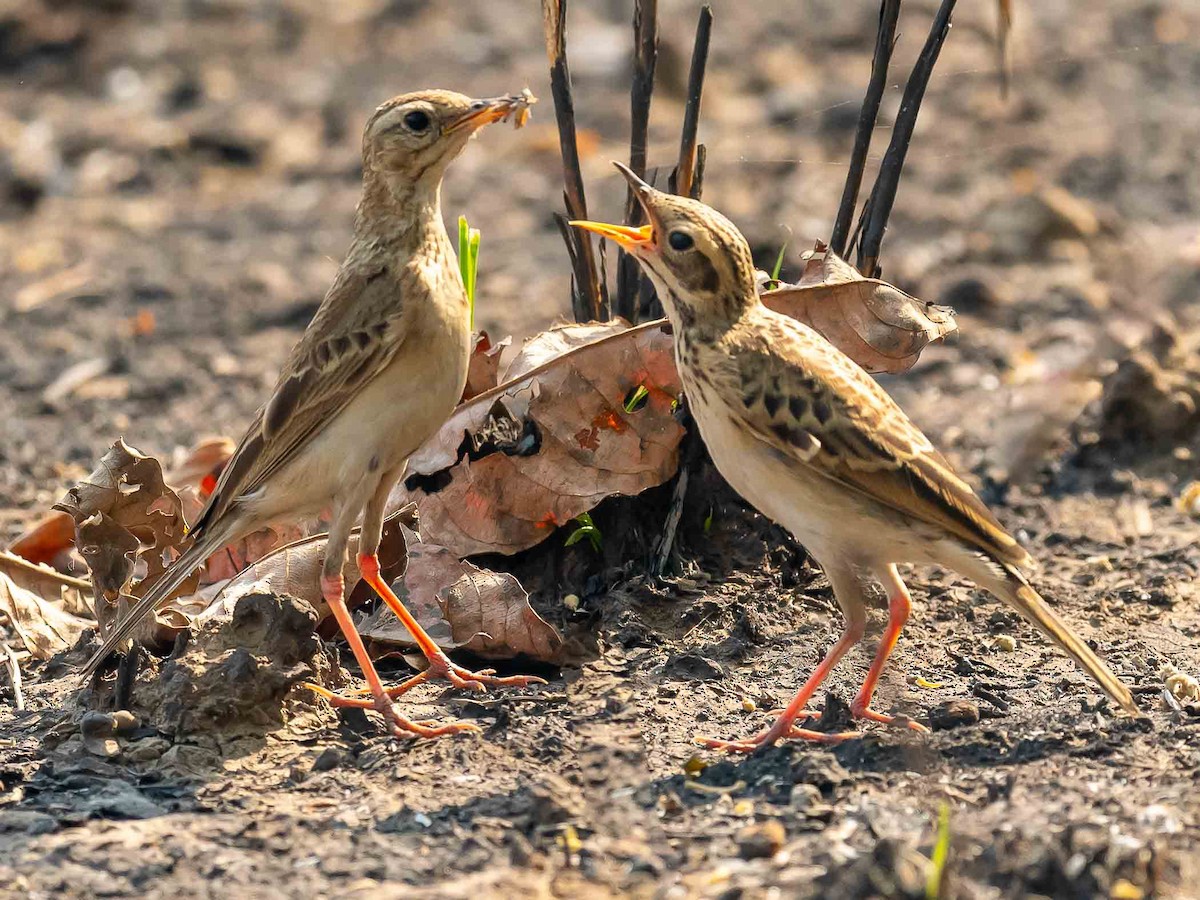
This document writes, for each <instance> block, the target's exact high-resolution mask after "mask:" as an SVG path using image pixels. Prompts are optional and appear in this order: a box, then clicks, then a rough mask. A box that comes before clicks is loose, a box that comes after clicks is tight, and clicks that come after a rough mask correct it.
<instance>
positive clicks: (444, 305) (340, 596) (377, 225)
mask: <svg viewBox="0 0 1200 900" xmlns="http://www.w3.org/2000/svg"><path fill="white" fill-rule="evenodd" d="M531 102H533V98H532V95H530V94H529V93H528V92H527V91H526V92H525V93H524V94H522V95H514V96H509V97H499V98H495V99H489V100H472V99H471V98H470V97H466V96H464V95H462V94H458V93H454V92H452V91H419V92H416V93H411V94H402V95H400V96H398V97H395V98H393V99H392V100H389V101H388V102H387V103H384V104H383V105H382V106H380V107H379V108H378V109H377V110H375V113H374V115H372V116H371V119H370V121H369V122H368V123H367V126H366V129H365V132H364V134H363V152H362V161H363V191H362V198H361V200H360V201H359V204H358V213H357V216H356V219H355V224H354V239H353V241H352V243H351V245H350V250H349V252H348V253H347V254H346V259H345V261H344V262H343V263H342V266H341V268H340V270H339V271H338V273H337V277H336V278H335V279H334V282H333V286H332V287H330V289H329V292H328V293H327V294H326V295H325V300H324V302H323V303H322V304H321V307H320V309H318V310H317V313H316V315H315V316H314V317H313V320H312V322H311V323H310V324H309V326H308V329H307V330H306V331H305V332H304V335H303V337H301V339H300V342H299V343H298V344H297V345H296V346H295V347H294V348H293V350H292V352H291V355H290V356H289V357H288V359H287V362H286V363H285V364H284V366H283V371H282V372H281V373H280V375H279V380H278V381H277V382H276V384H275V388H274V390H273V391H272V392H271V396H270V399H268V400H267V402H266V405H265V406H263V407H262V408H261V409H260V410H259V411H258V413H257V414H256V415H255V417H254V420H253V421H252V422H251V424H250V427H249V428H248V429H247V431H246V434H245V436H244V437H243V438H242V440H241V443H240V444H239V445H238V447H237V450H236V451H235V452H234V454H233V457H232V458H231V459H230V462H229V464H228V466H227V467H226V468H225V470H224V472H223V473H222V475H221V478H220V481H219V482H218V483H217V486H216V489H215V490H214V491H213V493H212V495H211V497H210V498H209V500H208V505H207V506H206V507H205V509H204V511H203V512H202V513H201V514H200V516H199V518H198V519H197V520H196V522H195V524H194V525H193V527H192V531H191V536H192V538H193V543H192V544H191V546H190V547H189V549H188V550H187V551H186V552H185V553H184V554H183V555H182V556H180V557H179V559H178V560H176V561H175V563H174V564H173V565H172V566H171V567H170V568H169V569H168V570H167V571H166V572H165V573H164V574H163V576H162V577H161V579H160V580H159V581H158V583H156V584H155V585H154V587H153V588H152V589H151V590H150V592H149V593H147V594H146V596H145V597H144V598H143V599H141V600H140V601H138V603H137V604H136V605H135V606H134V607H133V608H132V610H131V611H130V612H129V614H128V615H127V616H126V617H125V618H124V619H122V620H121V621H120V622H119V623H117V624H116V625H115V626H114V628H113V630H112V631H111V632H110V633H109V634H108V635H106V636H105V639H104V643H103V645H102V646H101V647H100V649H99V650H98V651H97V652H96V654H95V655H94V656H93V657H92V659H91V660H90V661H89V662H88V663H87V666H86V668H85V677H86V676H88V675H90V674H91V673H93V672H94V671H95V670H96V668H97V667H98V666H99V665H100V664H101V663H102V662H103V661H104V660H105V659H106V658H107V657H108V655H109V654H110V653H111V652H112V651H113V650H115V649H116V648H117V647H118V646H119V645H120V644H121V643H122V642H123V641H124V640H125V639H126V638H127V637H129V635H130V634H131V633H132V632H133V630H134V629H135V627H136V626H137V625H138V623H139V622H141V621H142V620H143V619H144V618H145V617H146V616H148V615H150V614H151V613H152V612H153V610H154V609H155V608H156V607H157V606H158V605H159V603H160V602H162V601H163V600H164V599H166V598H167V597H168V596H169V595H170V594H171V592H172V591H173V590H175V589H176V588H177V587H178V586H179V584H180V583H182V582H183V581H184V579H186V578H187V577H188V575H190V574H191V573H192V572H193V571H195V569H197V568H198V567H199V566H200V565H201V564H202V563H203V562H204V560H206V559H207V558H208V557H209V556H210V555H212V553H214V552H215V551H217V550H219V549H220V548H221V547H224V546H225V545H226V544H228V543H229V542H231V541H234V540H237V539H239V538H241V537H244V536H245V535H247V534H250V533H252V532H254V531H257V530H258V529H259V528H262V527H264V526H265V525H268V524H270V523H271V522H274V521H278V520H280V519H297V518H304V517H309V516H313V515H316V514H318V513H320V512H321V511H322V510H325V509H331V510H332V525H331V526H330V530H329V537H328V543H327V545H326V546H327V550H326V556H325V561H324V567H323V569H322V575H321V591H322V593H323V595H324V597H325V600H326V601H327V602H328V603H329V608H330V609H331V610H332V611H333V614H334V616H335V617H336V619H337V622H338V625H339V626H341V630H342V632H343V634H344V635H345V637H346V640H347V641H348V642H349V644H350V649H351V650H352V651H353V653H354V656H355V659H356V660H357V661H358V664H359V666H360V667H361V668H362V670H363V673H364V675H365V676H366V679H367V684H368V685H369V687H370V690H371V694H372V699H370V700H367V699H357V698H343V697H337V696H335V695H332V694H328V693H327V692H325V695H326V696H328V697H329V698H330V699H331V700H332V701H333V702H334V703H335V704H338V705H350V706H360V707H367V708H371V707H373V708H374V709H376V710H377V711H379V712H380V713H382V714H383V716H384V717H385V718H386V719H387V721H388V723H389V725H390V726H391V729H392V731H393V732H394V733H395V734H397V735H416V736H419V737H433V736H436V735H441V734H449V733H453V732H458V731H477V730H479V729H478V727H477V726H475V725H473V724H470V723H467V722H453V723H449V724H445V725H440V726H433V725H431V724H429V723H423V722H414V721H411V720H409V719H407V718H405V717H404V716H403V715H401V714H400V712H399V711H398V710H397V709H396V706H395V704H394V703H393V702H392V698H393V697H395V696H398V695H399V694H402V693H403V692H404V691H406V690H408V689H409V688H410V687H412V686H413V685H415V684H417V683H420V682H422V681H425V680H427V679H429V678H431V677H444V678H446V679H448V680H449V681H450V682H451V683H452V684H454V685H456V686H458V687H471V688H474V689H478V690H483V689H484V686H485V685H526V684H531V683H535V682H541V679H540V678H532V677H526V676H514V677H509V678H497V677H495V676H494V675H493V674H491V672H490V671H484V672H478V673H477V672H469V671H467V670H466V669H463V668H461V667H459V666H457V665H455V664H454V663H452V662H450V660H449V659H448V658H447V657H446V655H445V654H444V653H443V652H442V651H441V650H440V649H439V648H438V646H437V644H436V643H434V641H433V639H432V638H430V637H429V635H428V634H426V632H425V630H424V629H423V628H422V627H421V626H420V625H419V624H418V623H417V621H416V619H414V618H413V617H412V615H411V614H410V613H409V612H408V610H407V609H405V608H404V605H403V604H402V603H401V602H400V600H399V599H398V598H397V597H396V595H395V594H394V593H393V592H392V590H391V588H390V587H389V586H388V585H387V583H386V582H385V581H384V580H383V579H382V578H381V577H380V573H379V559H378V556H377V551H378V549H379V542H380V538H381V534H382V530H383V515H384V506H385V504H386V502H387V498H388V494H389V492H390V491H391V489H392V487H393V486H394V485H395V484H396V482H397V481H398V480H399V479H400V477H401V475H402V474H403V472H404V467H405V463H406V461H407V459H408V456H409V455H410V454H411V453H412V452H413V451H414V450H416V449H417V448H418V447H419V446H420V445H421V444H423V443H424V442H425V440H426V439H427V438H428V437H430V436H431V435H432V434H433V433H434V432H435V431H436V429H437V428H438V427H439V426H440V425H441V424H442V422H443V421H445V419H446V418H447V417H448V416H449V415H450V413H451V412H452V411H453V410H454V407H455V404H456V403H457V402H458V399H459V397H460V396H461V395H462V391H463V385H464V383H465V381H466V377H467V363H468V357H469V353H470V336H471V335H470V323H469V311H468V306H467V296H466V292H465V290H464V288H463V283H462V278H461V276H460V274H459V267H458V264H457V261H456V259H455V254H454V248H453V247H452V245H451V243H450V238H449V236H448V235H447V234H446V227H445V224H444V223H443V222H442V210H441V184H442V176H443V174H444V173H445V171H446V167H447V166H448V165H449V164H450V163H451V161H453V160H454V159H455V158H456V157H457V156H458V155H459V154H460V153H461V152H462V150H463V148H464V147H465V146H466V145H467V141H468V140H470V138H471V137H472V135H474V134H475V133H476V132H477V131H478V130H479V129H480V128H482V127H483V126H484V125H487V124H489V123H491V122H496V121H498V120H501V119H505V118H508V117H509V116H512V115H516V116H517V121H518V122H520V121H522V120H523V118H524V114H525V111H526V110H527V109H528V106H529V104H530V103H531ZM360 515H361V517H362V532H361V537H360V539H359V554H358V566H359V570H360V571H361V573H362V576H363V577H364V578H365V579H366V580H367V582H368V583H369V584H370V585H371V586H372V587H373V588H374V589H375V590H376V591H377V592H378V593H379V595H380V596H381V597H382V598H383V599H384V601H385V602H386V603H387V604H388V606H389V607H391V609H392V610H393V611H394V612H395V614H396V616H397V617H398V618H399V619H400V621H401V622H403V623H404V625H405V627H406V628H407V629H408V630H409V632H410V633H411V634H412V636H413V638H414V640H415V641H416V642H417V645H418V646H419V647H420V648H421V651H422V652H423V653H424V654H425V656H426V658H427V659H428V660H429V667H428V668H427V669H426V670H425V671H424V672H422V673H421V674H420V675H417V676H416V677H415V678H412V679H409V681H407V682H405V683H404V684H402V685H400V686H399V687H397V688H393V689H392V690H391V691H387V690H385V689H384V686H383V683H382V681H381V680H380V678H379V675H378V673H377V672H376V671H375V667H374V665H373V664H372V663H371V659H370V657H369V656H368V655H367V651H366V648H365V647H364V646H363V642H362V638H360V637H359V635H358V633H357V631H355V629H354V624H353V622H352V621H351V619H350V613H349V612H348V611H347V609H346V603H345V596H344V594H345V586H344V584H343V577H342V569H343V566H344V565H345V562H346V548H347V542H348V540H349V538H350V534H351V531H352V529H353V527H354V524H355V522H356V521H357V520H358V519H359V517H360Z"/></svg>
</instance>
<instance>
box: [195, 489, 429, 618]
mask: <svg viewBox="0 0 1200 900" xmlns="http://www.w3.org/2000/svg"><path fill="white" fill-rule="evenodd" d="M401 525H404V526H405V527H406V528H408V529H409V530H410V532H412V533H415V529H416V526H417V508H416V506H415V505H413V504H409V505H407V506H405V507H403V508H402V509H399V510H397V511H396V512H394V513H393V514H392V515H390V516H389V517H388V519H387V521H385V522H384V523H383V540H382V541H381V542H380V545H379V567H380V570H381V571H382V573H383V576H384V577H385V578H388V579H389V580H390V579H392V578H397V577H399V576H400V575H401V574H403V572H404V567H405V564H406V560H407V558H408V552H407V548H406V545H405V539H404V531H403V530H402V529H401V527H400V526H401ZM326 539H327V535H324V534H315V535H312V536H311V537H306V538H302V539H300V540H296V541H292V542H291V543H289V544H286V545H284V546H282V547H279V548H277V549H276V550H274V551H272V552H271V553H268V554H267V555H265V556H263V557H262V558H261V559H258V560H256V561H254V562H252V563H250V564H249V565H248V566H247V567H246V568H245V569H243V570H242V571H240V572H238V573H237V574H236V575H235V576H234V577H232V578H230V579H229V580H228V581H226V582H224V583H223V584H219V585H214V586H213V587H212V588H210V589H208V590H205V591H204V592H202V594H200V595H197V596H198V597H199V598H200V600H199V601H198V602H200V603H202V605H203V607H206V608H203V611H200V612H198V616H197V619H198V621H199V622H204V621H207V620H208V619H210V618H212V617H213V616H214V615H217V614H219V613H225V612H229V611H230V610H231V609H232V607H233V604H234V603H236V602H237V600H238V599H239V598H240V597H242V596H243V595H245V594H248V593H251V592H253V591H268V592H270V593H273V594H289V595H290V596H292V597H298V598H299V599H301V600H304V601H306V602H307V603H308V604H309V605H310V606H312V608H313V609H315V610H316V611H317V615H318V617H319V618H320V619H322V620H323V619H325V618H326V617H327V616H328V615H329V607H328V605H326V603H325V598H324V597H323V596H322V595H321V580H320V579H321V566H322V565H323V564H324V562H325V544H326ZM357 555H358V529H355V530H354V532H353V534H351V536H350V543H349V546H348V553H347V561H346V565H345V567H344V568H343V569H342V576H343V577H344V578H345V580H346V595H347V597H349V605H350V606H351V607H353V606H356V605H357V604H358V603H361V602H362V601H363V600H365V599H366V597H367V596H368V594H367V592H368V591H369V588H368V586H367V585H366V583H365V582H363V583H361V584H360V577H361V576H360V574H359V571H358V564H357V563H356V562H355V558H356V557H357ZM214 589H215V595H214ZM210 596H211V597H213V599H212V602H211V603H208V602H207V601H206V600H204V598H205V597H210Z"/></svg>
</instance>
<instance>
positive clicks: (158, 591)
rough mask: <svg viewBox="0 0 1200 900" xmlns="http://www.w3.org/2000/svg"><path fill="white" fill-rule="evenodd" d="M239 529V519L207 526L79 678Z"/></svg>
mask: <svg viewBox="0 0 1200 900" xmlns="http://www.w3.org/2000/svg"><path fill="white" fill-rule="evenodd" d="M236 531H237V523H236V522H232V521H226V522H217V523H214V525H211V526H209V528H207V529H205V530H204V532H203V534H202V535H201V537H200V538H199V539H198V540H197V541H196V542H195V543H193V544H192V546H191V547H190V548H188V550H187V551H185V552H184V554H183V555H182V556H180V557H179V559H177V560H175V562H173V563H172V564H171V565H170V566H169V567H168V568H167V570H166V571H165V572H163V573H162V575H160V576H159V579H158V581H156V582H155V583H154V586H153V587H151V588H150V590H149V592H148V593H147V594H146V596H144V597H142V598H141V599H140V600H138V601H137V603H135V604H134V606H133V609H131V610H130V611H129V613H128V614H127V615H126V616H125V618H123V619H122V620H121V621H119V622H117V623H116V624H115V625H114V626H113V628H112V630H111V631H110V632H109V633H108V635H107V636H106V637H105V638H104V643H103V644H101V645H100V649H99V650H97V651H96V652H95V654H93V655H92V658H91V659H89V660H88V661H87V664H86V665H85V666H84V667H83V670H82V672H81V673H80V676H79V677H80V680H81V681H87V679H89V678H91V677H92V674H93V673H94V672H95V671H96V669H98V668H99V667H100V665H101V664H102V663H103V662H104V660H106V659H107V658H108V656H109V654H111V653H112V652H113V651H114V650H116V649H117V648H118V647H119V646H120V645H121V643H122V642H123V641H124V640H125V639H126V638H128V637H129V636H130V635H131V634H133V631H134V629H135V628H137V626H138V625H139V624H141V622H142V620H143V619H145V618H146V617H147V616H149V615H150V614H151V613H153V612H154V611H155V610H156V609H157V608H158V607H159V605H160V604H161V603H162V602H163V601H164V600H165V599H166V598H167V597H169V596H170V595H171V592H172V591H174V590H175V589H176V588H177V587H179V585H181V584H183V582H184V581H186V580H187V578H188V576H189V575H191V574H192V573H193V572H195V571H196V570H197V569H198V568H200V566H201V564H202V563H203V562H204V561H205V560H206V559H208V558H209V557H210V556H212V555H213V554H214V553H216V552H217V551H218V550H220V549H221V548H222V547H224V546H225V545H226V544H227V543H229V541H230V540H231V539H232V537H233V536H234V534H235V533H236Z"/></svg>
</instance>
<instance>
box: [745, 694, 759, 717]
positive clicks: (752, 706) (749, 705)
mask: <svg viewBox="0 0 1200 900" xmlns="http://www.w3.org/2000/svg"><path fill="white" fill-rule="evenodd" d="M742 709H743V710H744V711H746V712H748V713H751V712H754V711H755V710H756V709H758V704H757V703H755V702H754V701H753V700H751V699H750V698H749V697H743V698H742Z"/></svg>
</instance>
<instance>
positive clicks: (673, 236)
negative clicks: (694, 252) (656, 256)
mask: <svg viewBox="0 0 1200 900" xmlns="http://www.w3.org/2000/svg"><path fill="white" fill-rule="evenodd" d="M667 243H668V244H670V245H671V249H672V250H691V249H692V247H694V246H695V245H696V242H695V241H693V240H692V236H691V235H690V234H688V233H686V232H683V231H672V232H671V233H670V234H669V235H667Z"/></svg>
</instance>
